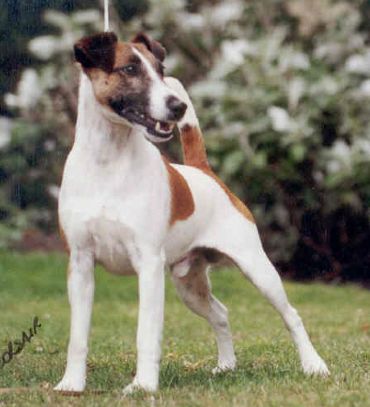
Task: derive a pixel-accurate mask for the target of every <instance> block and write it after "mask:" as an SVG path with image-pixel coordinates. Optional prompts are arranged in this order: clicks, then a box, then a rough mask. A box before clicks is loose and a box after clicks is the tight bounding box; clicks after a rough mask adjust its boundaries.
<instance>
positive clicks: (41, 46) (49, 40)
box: [28, 35, 60, 60]
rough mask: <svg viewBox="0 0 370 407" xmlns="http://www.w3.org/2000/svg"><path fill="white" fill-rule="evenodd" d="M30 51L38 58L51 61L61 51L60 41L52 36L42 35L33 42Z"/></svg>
mask: <svg viewBox="0 0 370 407" xmlns="http://www.w3.org/2000/svg"><path fill="white" fill-rule="evenodd" d="M28 49H29V50H30V51H31V52H32V53H33V54H34V55H36V56H37V57H38V58H40V59H43V60H47V59H50V58H51V57H52V56H53V55H55V54H56V53H57V52H59V50H60V39H58V38H56V37H53V36H52V35H42V36H40V37H36V38H34V39H33V40H31V41H30V42H29V44H28Z"/></svg>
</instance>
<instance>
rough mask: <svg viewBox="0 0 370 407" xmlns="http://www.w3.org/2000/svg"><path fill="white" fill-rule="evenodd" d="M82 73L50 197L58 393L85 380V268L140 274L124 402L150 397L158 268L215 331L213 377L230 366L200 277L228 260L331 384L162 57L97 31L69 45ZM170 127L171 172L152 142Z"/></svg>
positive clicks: (89, 275) (154, 378)
mask: <svg viewBox="0 0 370 407" xmlns="http://www.w3.org/2000/svg"><path fill="white" fill-rule="evenodd" d="M74 52H75V58H76V60H77V62H79V63H80V65H81V67H82V73H81V82H80V89H79V104H78V119H77V124H76V137H75V140H74V144H73V148H72V150H71V152H70V154H69V156H68V158H67V161H66V164H65V168H64V174H63V181H62V186H61V190H60V198H59V219H60V227H61V232H62V233H63V235H64V237H65V241H66V244H67V247H68V250H69V254H70V258H69V270H68V297H69V302H70V306H71V330H70V341H69V346H68V356H67V367H66V370H65V373H64V376H63V379H62V380H61V381H60V383H59V384H58V385H57V386H56V387H55V390H59V391H66V392H68V391H71V392H81V391H83V390H84V388H85V382H86V358H87V352H88V335H89V329H90V319H91V310H92V305H93V295H94V266H95V263H96V262H98V263H100V264H102V265H103V266H104V267H105V268H106V269H107V270H108V271H110V272H112V273H115V274H121V275H128V274H135V273H136V274H137V275H138V278H139V296H140V304H139V318H138V330H137V369H136V376H135V378H134V380H133V382H132V383H131V384H129V385H128V386H127V387H125V389H124V393H126V394H128V393H130V392H132V391H134V390H136V389H144V390H147V391H155V390H157V388H158V376H159V364H160V357H161V339H162V329H163V308H164V281H165V267H166V266H168V268H169V270H170V274H171V277H172V280H173V282H174V284H175V286H176V289H177V291H178V294H179V296H180V297H181V299H182V300H183V301H184V303H185V304H186V305H187V306H188V307H189V308H190V309H191V310H192V311H194V312H195V313H196V314H198V315H200V316H202V317H204V318H205V319H206V320H207V321H208V322H209V323H210V325H211V326H212V328H213V330H214V332H215V334H216V339H217V346H218V364H217V367H216V368H215V369H213V372H214V373H217V372H220V371H225V370H229V369H230V370H231V369H234V368H235V364H236V359H235V354H234V349H233V343H232V335H231V332H230V328H229V322H228V317H227V309H226V308H225V306H224V305H223V304H222V303H221V302H220V301H218V300H217V299H216V298H215V297H214V296H213V295H212V293H211V289H210V283H209V279H208V274H207V270H208V267H209V264H211V263H214V262H218V261H219V260H220V259H221V258H227V259H229V260H230V261H231V262H232V263H233V264H235V265H236V266H238V267H239V269H240V270H241V272H242V273H243V274H244V275H245V276H246V277H248V278H249V279H250V280H251V281H252V283H253V284H254V285H255V286H256V287H257V288H258V289H260V291H261V292H262V294H263V295H264V296H266V297H267V299H268V300H269V301H270V303H271V304H272V305H273V306H274V307H275V309H276V310H277V311H278V312H279V313H280V315H281V317H282V319H283V320H284V322H285V325H286V326H287V328H288V329H289V331H290V333H291V335H292V338H293V341H294V343H295V344H296V346H297V348H298V352H299V356H300V359H301V364H302V368H303V371H304V372H305V373H307V374H320V375H327V374H329V371H328V368H327V367H326V364H325V362H324V361H323V360H322V359H321V358H320V356H319V355H318V354H317V352H316V350H315V349H314V347H313V346H312V344H311V341H310V339H309V337H308V335H307V332H306V330H305V328H304V326H303V323H302V321H301V318H300V317H299V315H298V313H297V311H296V310H295V309H294V308H293V307H292V306H291V305H290V304H289V302H288V299H287V296H286V294H285V291H284V288H283V285H282V283H281V280H280V277H279V274H278V273H277V272H276V270H275V268H274V266H273V265H272V264H271V262H270V260H269V259H268V257H267V255H266V253H265V252H264V250H263V248H262V244H261V241H260V238H259V234H258V231H257V227H256V225H255V222H254V219H253V216H252V214H251V213H250V211H249V210H248V209H247V208H246V206H245V205H244V204H243V203H242V202H241V201H240V200H239V199H238V198H237V197H236V196H235V195H233V194H232V193H231V192H230V191H229V189H228V188H227V187H226V186H225V185H224V184H223V183H222V181H221V180H220V179H219V178H217V176H216V175H215V174H214V173H213V172H212V170H211V168H210V166H209V164H208V160H207V155H206V151H205V148H204V143H203V138H202V134H201V130H200V128H199V123H198V120H197V117H196V114H195V112H194V108H193V105H192V103H191V101H190V99H189V97H188V94H187V92H186V91H185V89H184V88H183V86H182V85H181V83H180V82H179V81H177V80H176V79H174V78H170V77H164V74H163V65H162V62H163V60H164V57H165V50H164V48H163V47H162V46H161V45H160V44H159V43H158V42H156V41H154V40H152V39H150V38H149V37H148V36H146V35H145V34H138V35H137V36H136V37H135V38H134V39H133V40H132V41H131V42H119V41H118V40H117V37H116V35H115V34H114V33H100V34H97V35H93V36H90V37H87V38H83V39H81V40H80V41H78V42H77V43H76V44H75V47H74ZM176 125H177V126H178V128H179V131H180V136H181V143H182V148H183V154H184V163H185V165H175V164H170V163H169V162H168V161H167V160H166V158H164V157H163V156H162V155H161V153H160V152H159V150H158V149H157V148H156V147H155V146H154V145H153V144H152V142H163V141H167V140H169V139H170V138H171V137H172V135H173V130H174V127H175V126H176Z"/></svg>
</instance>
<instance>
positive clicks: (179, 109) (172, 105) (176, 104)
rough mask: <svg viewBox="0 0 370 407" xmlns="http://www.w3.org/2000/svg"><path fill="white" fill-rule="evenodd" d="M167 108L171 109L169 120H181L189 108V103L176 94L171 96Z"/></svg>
mask: <svg viewBox="0 0 370 407" xmlns="http://www.w3.org/2000/svg"><path fill="white" fill-rule="evenodd" d="M166 105H167V108H168V110H169V111H170V112H169V114H168V120H175V121H177V120H180V119H181V118H182V117H183V116H184V114H185V111H186V109H187V105H186V104H185V103H184V102H181V100H179V99H177V97H175V96H169V97H168V98H167V102H166Z"/></svg>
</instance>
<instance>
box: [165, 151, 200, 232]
mask: <svg viewBox="0 0 370 407" xmlns="http://www.w3.org/2000/svg"><path fill="white" fill-rule="evenodd" d="M163 161H164V163H165V165H166V168H167V171H168V178H169V184H170V190H171V215H170V222H169V223H170V225H173V224H174V223H175V222H176V221H178V220H185V219H187V218H188V217H189V216H191V215H192V214H193V212H194V210H195V205H194V200H193V195H192V193H191V190H190V188H189V185H188V183H187V182H186V180H185V178H184V177H183V176H182V175H181V174H180V173H179V172H178V171H177V170H176V169H175V168H174V167H172V165H171V164H170V163H169V162H168V160H167V159H166V158H165V157H163Z"/></svg>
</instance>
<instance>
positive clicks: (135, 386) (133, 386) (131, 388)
mask: <svg viewBox="0 0 370 407" xmlns="http://www.w3.org/2000/svg"><path fill="white" fill-rule="evenodd" d="M156 390H157V388H156V387H153V386H145V385H141V384H139V383H137V382H136V381H135V380H134V381H133V382H132V383H130V384H128V385H127V386H126V387H124V388H123V390H122V395H123V396H129V395H130V394H133V393H137V392H139V391H144V392H147V393H153V392H155V391H156Z"/></svg>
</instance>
